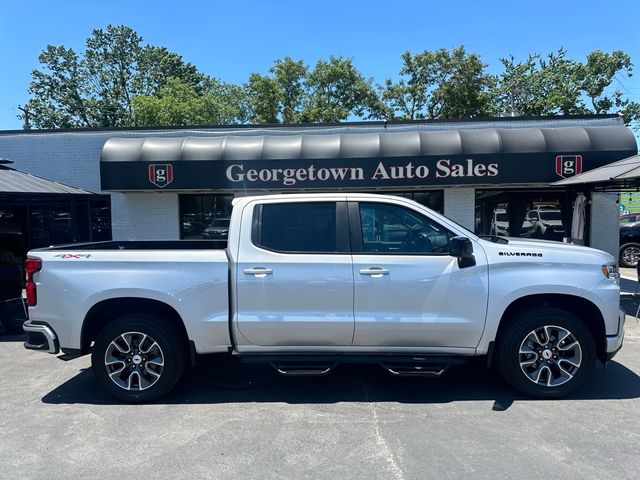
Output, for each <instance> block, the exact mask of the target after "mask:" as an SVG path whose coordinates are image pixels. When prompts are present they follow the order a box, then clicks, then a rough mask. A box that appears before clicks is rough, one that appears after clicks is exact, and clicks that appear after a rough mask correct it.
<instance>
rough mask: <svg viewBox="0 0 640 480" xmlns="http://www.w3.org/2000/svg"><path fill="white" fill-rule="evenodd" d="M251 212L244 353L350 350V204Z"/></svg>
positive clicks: (242, 284) (240, 303)
mask: <svg viewBox="0 0 640 480" xmlns="http://www.w3.org/2000/svg"><path fill="white" fill-rule="evenodd" d="M247 208H253V216H252V217H251V216H249V215H247V216H245V214H244V213H243V224H242V240H241V242H240V251H239V252H238V261H237V264H236V269H237V270H236V282H237V286H236V292H237V316H236V319H237V320H236V321H237V323H236V326H237V331H238V332H239V333H240V336H241V337H242V338H238V339H236V341H237V343H238V348H239V349H240V350H242V346H243V344H244V345H245V347H246V346H247V345H260V346H278V347H279V348H280V347H282V346H296V347H304V346H314V347H318V346H349V345H351V342H352V340H353V330H354V318H353V270H352V265H351V254H350V252H349V232H348V226H347V207H346V202H344V201H304V202H299V201H298V202H295V201H286V199H284V200H275V201H274V200H268V201H265V202H263V203H260V204H257V205H256V204H253V205H251V204H250V205H249V206H248V207H247ZM250 217H251V218H252V221H251V219H250ZM245 219H248V221H247V222H245ZM245 228H246V230H245ZM247 230H250V240H249V231H247Z"/></svg>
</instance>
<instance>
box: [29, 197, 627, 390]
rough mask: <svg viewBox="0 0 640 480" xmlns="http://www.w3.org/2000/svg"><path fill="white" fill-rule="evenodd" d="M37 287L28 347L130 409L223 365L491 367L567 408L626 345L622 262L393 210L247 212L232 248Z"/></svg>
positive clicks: (96, 252)
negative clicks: (70, 362) (233, 361)
mask: <svg viewBox="0 0 640 480" xmlns="http://www.w3.org/2000/svg"><path fill="white" fill-rule="evenodd" d="M26 271H27V297H28V304H29V320H28V321H27V322H25V324H24V330H25V331H26V333H27V341H26V343H25V347H26V348H29V349H36V350H43V351H48V352H49V353H53V354H56V353H58V352H59V351H60V350H62V351H63V352H65V354H67V355H71V356H73V355H82V354H87V353H89V352H91V353H92V357H91V360H92V365H93V370H94V372H95V377H96V379H97V381H98V382H99V383H100V384H101V385H102V386H103V387H104V388H105V389H106V390H108V391H109V392H110V393H112V394H113V395H115V396H116V397H118V398H120V399H122V400H125V401H130V402H143V401H149V400H152V399H155V398H158V397H160V396H161V395H164V394H166V393H167V392H168V391H169V390H171V389H172V388H173V387H174V386H175V385H176V383H177V382H178V380H179V379H180V377H181V376H182V374H183V373H184V371H185V369H186V368H187V367H188V366H189V365H190V364H193V363H195V361H196V359H197V357H198V355H202V354H214V353H218V354H225V355H234V356H237V357H238V358H239V359H240V360H242V361H247V362H264V363H270V364H272V365H273V366H274V367H276V368H277V369H278V370H279V371H280V372H281V373H283V374H286V375H302V374H307V375H314V374H316V375H319V374H324V373H327V372H329V371H330V370H331V369H332V368H333V367H334V366H335V365H337V364H340V363H345V362H351V363H363V362H364V363H370V362H375V363H379V364H381V365H382V366H383V367H385V368H386V369H387V370H388V371H390V372H391V373H393V374H395V375H425V376H429V375H431V376H434V375H440V374H442V373H443V372H444V371H445V370H446V369H447V367H448V366H450V365H452V364H455V363H461V361H462V360H464V359H465V358H469V357H472V356H479V355H482V356H486V357H487V363H488V364H489V365H491V364H495V365H497V367H498V369H499V371H500V372H501V373H502V375H503V376H504V378H505V379H506V380H507V381H508V382H509V383H511V384H512V385H513V386H514V387H515V388H516V389H517V390H519V391H520V392H523V393H525V394H527V395H532V396H538V397H545V398H555V397H560V396H562V395H566V394H568V393H569V392H572V391H574V390H575V389H576V388H578V387H579V386H581V385H582V384H584V383H585V381H586V380H587V378H588V377H589V375H590V373H591V371H592V370H593V368H594V365H595V363H596V360H600V361H602V362H606V361H607V360H609V359H610V358H612V357H613V355H614V354H615V353H616V352H617V351H618V350H619V349H620V347H621V346H622V340H623V334H624V313H623V312H622V311H621V310H620V308H619V285H618V271H617V266H616V262H615V259H614V258H613V257H612V256H611V255H609V254H607V253H604V252H602V251H599V250H594V249H591V248H586V247H578V246H572V245H566V244H562V243H553V242H546V241H522V240H517V239H505V238H504V237H478V236H476V235H475V234H474V233H472V232H470V231H468V230H467V229H465V228H464V227H461V226H460V225H458V224H456V223H455V222H452V221H451V220H449V219H447V218H446V217H444V216H442V215H439V214H438V213H436V212H433V211H431V210H429V209H427V208H425V207H423V206H421V205H419V204H417V203H415V202H412V201H410V200H407V199H404V198H399V197H392V196H386V195H385V196H382V195H367V194H296V195H277V196H260V197H245V198H240V199H236V200H235V202H234V207H233V214H232V216H231V221H230V225H229V237H228V241H177V242H136V241H132V242H119V241H113V242H103V243H92V244H75V245H67V246H58V247H49V248H45V249H39V250H33V251H31V252H30V253H29V257H28V260H27V262H26Z"/></svg>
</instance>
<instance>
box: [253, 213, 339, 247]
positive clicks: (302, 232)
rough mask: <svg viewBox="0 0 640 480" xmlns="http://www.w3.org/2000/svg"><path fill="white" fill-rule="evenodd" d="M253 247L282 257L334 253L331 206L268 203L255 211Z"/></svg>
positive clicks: (333, 228)
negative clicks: (280, 253) (284, 255)
mask: <svg viewBox="0 0 640 480" xmlns="http://www.w3.org/2000/svg"><path fill="white" fill-rule="evenodd" d="M252 240H253V243H254V244H255V245H256V246H258V247H262V248H265V249H267V250H274V251H276V252H284V253H335V252H337V241H336V204H335V202H312V203H271V204H263V205H259V206H258V207H256V210H255V211H254V224H253V232H252Z"/></svg>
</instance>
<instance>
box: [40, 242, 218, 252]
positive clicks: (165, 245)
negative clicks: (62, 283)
mask: <svg viewBox="0 0 640 480" xmlns="http://www.w3.org/2000/svg"><path fill="white" fill-rule="evenodd" d="M225 248H227V241H226V240H109V241H105V242H85V243H68V244H65V245H52V246H49V247H44V248H38V249H34V250H32V252H51V251H58V250H62V251H65V250H76V251H84V250H224V249H225Z"/></svg>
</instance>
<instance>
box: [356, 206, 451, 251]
mask: <svg viewBox="0 0 640 480" xmlns="http://www.w3.org/2000/svg"><path fill="white" fill-rule="evenodd" d="M359 208H360V224H361V226H362V244H363V245H362V248H363V252H367V253H405V254H406V253H412V254H418V255H424V254H430V253H432V254H438V253H443V254H446V253H448V252H449V239H450V238H451V237H452V236H454V235H453V234H452V233H451V232H450V231H448V230H447V229H445V228H444V227H442V226H440V225H438V224H437V223H434V222H433V221H431V220H430V219H428V218H426V217H423V216H422V215H420V214H419V213H417V212H415V211H413V210H410V209H408V208H404V207H399V206H397V205H389V204H384V203H360V204H359Z"/></svg>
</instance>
